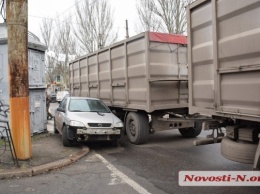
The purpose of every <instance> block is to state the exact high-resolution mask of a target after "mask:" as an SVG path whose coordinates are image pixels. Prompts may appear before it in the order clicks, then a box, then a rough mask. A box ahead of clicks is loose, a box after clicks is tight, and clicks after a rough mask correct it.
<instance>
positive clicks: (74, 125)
mask: <svg viewBox="0 0 260 194" xmlns="http://www.w3.org/2000/svg"><path fill="white" fill-rule="evenodd" d="M70 126H72V127H85V125H84V124H83V123H82V122H79V121H70Z"/></svg>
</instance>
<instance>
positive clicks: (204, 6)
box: [187, 0, 260, 169]
mask: <svg viewBox="0 0 260 194" xmlns="http://www.w3.org/2000/svg"><path fill="white" fill-rule="evenodd" d="M259 18H260V1H259V0H246V1H245V0H197V1H195V2H194V3H192V4H190V5H189V6H187V21H188V65H189V67H188V69H189V73H188V74H189V112H190V114H195V113H199V114H201V115H207V116H211V117H212V118H213V119H214V120H213V121H210V122H209V121H207V122H204V125H203V128H204V129H213V130H214V131H216V132H215V134H217V135H215V138H219V137H220V136H223V134H222V133H221V131H220V130H221V128H222V127H225V128H226V136H225V137H224V138H223V139H222V141H221V153H222V155H223V156H224V157H226V158H227V159H230V160H233V161H237V162H242V163H253V164H254V168H255V169H259V166H260V164H259V163H260V161H259V157H260V144H259V138H260V136H259V132H260V44H259V43H260V20H259Z"/></svg>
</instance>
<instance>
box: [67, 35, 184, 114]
mask: <svg viewBox="0 0 260 194" xmlns="http://www.w3.org/2000/svg"><path fill="white" fill-rule="evenodd" d="M78 63H79V64H78ZM78 68H80V71H79V72H78V71H77V69H78ZM70 71H71V72H70V76H72V77H71V78H70V80H71V87H70V88H71V94H72V95H74V96H76V95H81V96H90V97H97V98H100V99H102V100H103V101H104V102H105V103H106V104H107V105H108V106H117V107H121V108H130V109H139V110H145V111H147V112H152V111H154V110H161V109H172V108H186V107H187V106H188V95H187V92H188V91H187V48H186V46H183V45H178V44H172V43H163V42H151V41H149V33H143V34H141V35H137V36H135V37H132V38H130V39H127V40H124V41H121V42H119V43H116V44H114V45H112V46H110V47H107V48H104V49H102V50H99V51H97V52H95V53H92V54H90V55H87V56H85V57H83V58H81V59H79V60H76V61H74V62H72V63H71V64H70ZM78 75H80V76H79V79H78V78H76V77H77V76H78ZM79 80H80V81H79Z"/></svg>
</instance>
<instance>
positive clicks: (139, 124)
mask: <svg viewBox="0 0 260 194" xmlns="http://www.w3.org/2000/svg"><path fill="white" fill-rule="evenodd" d="M126 134H127V137H128V139H129V141H130V142H131V143H133V144H137V145H139V144H143V143H145V142H146V141H147V139H148V134H149V125H148V117H147V115H146V114H145V113H140V112H130V113H129V114H128V115H127V118H126Z"/></svg>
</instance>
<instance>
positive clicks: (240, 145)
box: [221, 137, 258, 164]
mask: <svg viewBox="0 0 260 194" xmlns="http://www.w3.org/2000/svg"><path fill="white" fill-rule="evenodd" d="M257 146H258V145H257V144H252V143H249V142H246V141H241V142H236V141H234V140H232V139H230V138H228V137H224V138H223V139H222V141H221V154H222V156H224V157H225V158H227V159H229V160H233V161H236V162H241V163H248V164H253V163H254V158H255V153H256V149H257Z"/></svg>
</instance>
